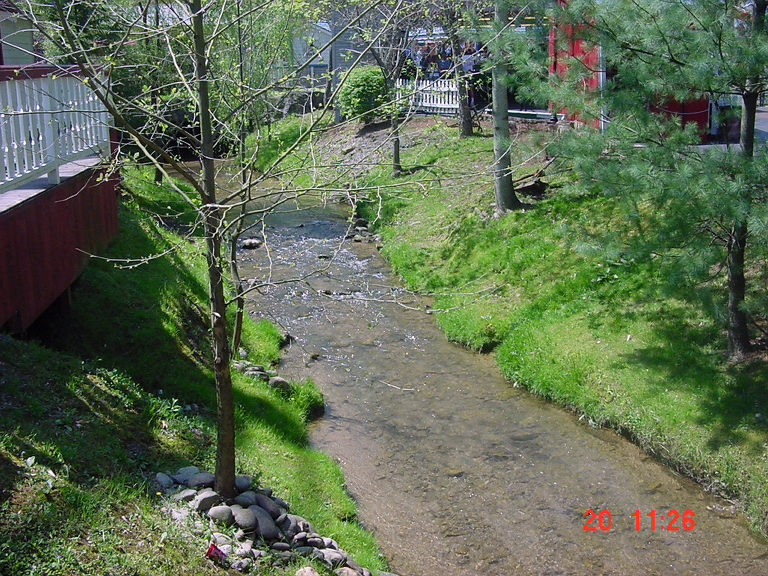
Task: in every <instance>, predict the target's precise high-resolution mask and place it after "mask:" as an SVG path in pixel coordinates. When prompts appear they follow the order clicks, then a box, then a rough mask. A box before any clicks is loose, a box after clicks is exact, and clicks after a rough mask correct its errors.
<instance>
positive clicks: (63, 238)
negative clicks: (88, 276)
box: [0, 51, 118, 332]
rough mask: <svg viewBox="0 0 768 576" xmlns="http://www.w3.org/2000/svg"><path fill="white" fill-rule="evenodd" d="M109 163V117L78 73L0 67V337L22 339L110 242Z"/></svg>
mask: <svg viewBox="0 0 768 576" xmlns="http://www.w3.org/2000/svg"><path fill="white" fill-rule="evenodd" d="M6 52H7V51H6ZM110 155H111V146H110V138H109V116H108V114H107V113H106V111H105V110H104V108H103V105H102V104H101V102H100V101H99V100H98V99H97V98H96V97H95V95H94V94H93V92H91V90H90V89H88V87H87V86H86V84H85V83H83V82H82V81H81V79H80V78H79V77H78V76H77V74H76V73H74V72H71V71H68V70H62V69H60V68H53V67H50V66H42V65H35V64H33V65H14V66H0V329H5V330H9V331H12V332H21V331H24V330H26V329H27V328H28V327H29V326H30V325H31V324H32V323H33V322H34V320H35V319H36V318H38V317H39V316H40V314H42V312H44V311H45V310H46V309H47V308H48V307H49V306H50V305H51V304H52V303H54V302H55V301H56V300H57V299H58V298H59V297H61V296H62V294H66V293H67V291H68V289H69V287H70V286H71V284H72V282H74V280H75V279H76V278H77V277H78V276H79V275H80V273H81V272H82V271H83V269H84V267H85V266H86V264H87V262H88V258H89V254H93V253H96V252H97V251H99V250H101V249H103V248H104V247H105V246H106V245H107V243H108V242H109V241H110V240H111V239H112V238H114V237H115V236H116V234H117V192H116V188H117V183H118V176H117V175H116V174H115V173H113V172H111V171H110V170H109V169H108V168H107V167H105V166H106V165H105V160H107V159H108V158H109V157H110Z"/></svg>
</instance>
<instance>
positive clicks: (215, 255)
mask: <svg viewBox="0 0 768 576" xmlns="http://www.w3.org/2000/svg"><path fill="white" fill-rule="evenodd" d="M190 8H191V11H192V31H193V34H194V41H195V81H196V84H197V92H198V94H197V97H198V115H199V118H200V140H201V147H200V163H201V165H202V169H203V194H202V201H203V207H202V209H203V211H204V222H203V224H204V227H205V237H206V238H205V242H206V260H207V263H208V295H209V299H210V320H211V339H212V347H213V371H214V378H215V384H216V419H217V437H216V471H215V477H216V478H215V489H216V491H217V492H218V493H219V494H220V495H221V496H222V497H224V498H232V497H234V495H235V418H234V412H235V411H234V398H233V395H232V374H231V373H230V366H229V363H230V350H229V340H228V335H227V314H226V312H227V310H226V300H225V299H224V281H223V274H222V266H221V231H220V230H221V224H222V211H221V209H220V208H218V207H217V205H216V181H215V166H214V162H213V127H212V122H211V109H210V97H209V90H208V83H209V81H210V79H209V77H208V74H209V70H208V60H207V57H206V47H207V45H206V38H205V31H204V28H203V12H202V7H201V0H192V1H191V3H190Z"/></svg>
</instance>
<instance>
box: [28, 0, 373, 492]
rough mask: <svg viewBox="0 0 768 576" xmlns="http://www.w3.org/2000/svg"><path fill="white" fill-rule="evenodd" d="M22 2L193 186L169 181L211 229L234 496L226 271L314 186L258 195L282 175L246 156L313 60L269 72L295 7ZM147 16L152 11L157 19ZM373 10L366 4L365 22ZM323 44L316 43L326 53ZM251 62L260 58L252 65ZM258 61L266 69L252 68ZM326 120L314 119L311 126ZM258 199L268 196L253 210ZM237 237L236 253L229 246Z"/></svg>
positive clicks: (54, 57) (222, 408)
mask: <svg viewBox="0 0 768 576" xmlns="http://www.w3.org/2000/svg"><path fill="white" fill-rule="evenodd" d="M374 5H375V4H372V5H371V6H369V8H368V10H370V9H371V8H372V7H373V6H374ZM23 6H24V8H25V9H26V12H27V13H28V16H29V18H30V20H31V21H33V22H34V25H35V27H36V28H37V29H38V31H39V33H40V34H41V35H42V36H43V37H44V38H45V43H46V45H47V48H48V51H47V59H48V61H49V63H51V64H60V63H61V64H64V63H68V64H72V63H74V64H75V65H77V67H78V68H79V70H80V74H81V75H82V76H83V77H84V79H85V80H84V81H85V82H86V83H87V84H88V85H89V86H90V87H91V88H92V89H93V91H94V92H95V94H96V95H97V97H98V98H99V99H100V100H101V101H102V102H103V103H104V105H105V106H106V108H107V110H108V111H109V112H110V113H111V115H112V116H113V118H114V121H115V125H116V127H117V128H118V129H119V130H120V131H121V132H122V134H123V138H124V141H125V148H126V149H128V148H130V150H132V151H138V153H139V155H140V156H142V157H143V158H144V160H145V161H147V162H150V163H151V164H153V165H154V166H155V168H156V169H157V170H158V171H160V172H161V173H162V174H164V175H166V176H167V175H168V174H169V173H170V172H173V174H174V177H175V178H179V179H181V180H182V181H183V182H184V184H185V185H186V186H180V185H178V184H177V183H176V182H177V180H176V179H175V178H168V179H167V180H166V182H167V185H168V186H170V187H172V188H173V189H174V190H175V192H176V193H178V194H179V197H180V198H182V199H183V200H185V201H186V202H187V203H188V204H189V206H190V207H191V208H192V209H193V210H194V211H195V213H196V215H197V220H198V223H199V224H200V227H201V228H202V230H203V234H202V240H203V241H204V243H205V254H206V261H207V272H208V274H207V277H208V278H207V279H208V296H209V304H210V305H209V311H208V312H209V313H208V316H209V324H210V328H211V348H212V353H213V354H212V368H213V373H214V381H215V387H216V401H217V424H218V435H217V445H216V470H215V478H216V479H215V487H216V490H217V491H218V492H219V493H220V494H221V495H222V496H224V497H225V498H228V497H231V496H233V495H234V492H235V485H234V478H235V430H234V398H233V390H232V378H231V372H230V360H231V348H230V341H229V331H230V329H231V327H230V326H229V325H228V321H227V306H228V305H229V304H230V302H229V301H228V300H227V297H226V294H225V281H226V274H225V272H226V271H227V269H228V268H230V269H231V270H233V271H236V264H235V262H234V256H235V250H234V245H235V243H236V242H237V236H238V235H239V233H241V232H242V231H243V230H244V229H246V228H247V227H248V226H249V223H251V222H253V221H254V220H257V219H258V218H259V217H262V216H263V215H264V214H265V213H266V212H269V211H270V210H272V209H273V208H274V207H275V206H277V205H280V204H281V203H284V202H287V201H288V200H290V199H295V198H296V197H297V196H298V195H300V194H304V193H308V190H306V189H303V190H295V191H293V192H291V193H290V194H286V193H283V192H269V191H267V192H264V191H262V192H259V191H258V188H257V186H255V184H256V183H257V182H258V180H259V179H263V178H265V177H267V176H269V175H271V174H273V173H274V171H272V170H266V171H265V173H263V174H261V175H258V177H257V176H256V175H254V174H253V173H252V172H251V170H250V166H251V165H253V164H254V161H255V157H251V158H246V157H245V156H246V155H245V151H244V148H243V147H242V140H243V136H244V133H245V131H246V127H249V126H250V125H252V124H258V121H259V119H260V114H264V111H265V110H267V109H268V106H267V105H266V103H267V94H268V92H269V91H270V90H271V89H273V88H274V87H275V86H276V85H277V84H278V83H279V84H281V85H283V86H284V85H286V84H287V83H291V82H295V83H296V84H298V81H297V80H298V79H299V77H300V76H301V74H302V71H303V70H304V69H305V68H306V66H307V64H308V62H309V61H310V60H311V59H312V58H314V57H315V56H316V55H311V56H310V57H309V58H308V60H307V61H305V62H302V63H299V64H298V65H296V66H295V67H293V68H292V69H291V70H290V71H288V72H287V73H285V72H283V73H282V74H280V77H279V78H274V77H272V76H271V74H270V71H271V70H272V69H273V66H272V64H275V63H277V62H278V61H279V60H280V59H281V58H283V57H284V55H285V51H286V50H290V41H291V39H292V35H293V30H295V28H296V25H297V19H298V18H299V15H297V14H296V13H294V12H293V11H292V9H291V8H290V6H289V7H287V8H286V6H283V5H281V4H278V3H276V2H273V1H271V0H267V1H266V2H257V1H252V0H214V1H213V2H209V3H206V4H203V3H202V0H162V1H158V0H144V1H143V2H141V3H139V4H128V3H126V4H122V3H109V4H105V3H103V2H101V1H100V0H53V2H52V3H51V4H38V3H36V1H35V0H27V1H26V4H25V5H23ZM150 11H152V12H153V14H152V16H153V17H148V14H149V13H150ZM96 13H98V22H99V27H100V30H102V31H103V32H104V38H105V41H103V42H101V41H99V40H98V38H96V39H94V38H92V37H90V36H88V35H87V34H86V32H87V29H88V27H87V23H88V22H90V21H92V20H93V19H94V18H95V16H94V14H96ZM366 13H367V10H362V11H361V12H360V17H363V16H364V15H365V14H366ZM246 36H247V37H246ZM286 42H287V46H288V47H287V48H286ZM244 46H247V47H248V48H249V52H250V55H249V56H246V55H245V54H244V53H243V47H244ZM147 47H152V48H153V49H154V48H158V47H161V49H159V50H153V51H152V57H150V58H148V57H147V55H146V53H145V52H146V48H147ZM325 48H326V46H321V47H318V52H319V51H321V50H323V49H325ZM247 58H251V62H250V66H249V63H247V62H245V60H246V59H247ZM256 58H258V61H259V62H260V64H261V66H253V63H254V60H255V59H256ZM233 63H234V65H233ZM136 86H141V87H142V89H141V90H137V89H136ZM131 88H133V91H132V90H131ZM137 92H138V93H137ZM233 94H234V95H235V96H234V97H233V96H232V95H233ZM319 120H320V118H319V117H316V118H314V119H313V120H312V123H311V125H310V127H309V128H310V129H309V130H307V132H306V133H309V132H310V131H311V128H312V127H314V126H316V125H317V123H318V122H319ZM163 136H166V137H163ZM232 142H235V144H236V147H237V149H238V150H239V152H240V154H239V155H238V156H239V162H238V168H237V172H238V175H237V176H236V178H235V179H234V180H233V182H232V184H231V185H229V186H227V188H226V189H221V188H220V187H219V186H218V185H217V165H216V162H215V161H216V157H217V154H219V153H221V152H226V151H227V150H228V149H229V148H230V147H231V143H232ZM179 143H183V146H184V148H185V149H186V153H188V154H192V155H193V156H194V157H195V158H196V162H193V163H188V162H183V161H182V160H181V158H180V156H179V155H178V154H177V150H176V147H175V146H171V144H174V145H178V144H179ZM257 153H258V147H257V151H256V152H254V154H257ZM130 156H133V154H130ZM188 189H191V190H192V191H193V192H192V193H189V192H188V191H187V190H188ZM255 200H260V202H259V203H258V204H257V205H256V207H255V208H253V207H252V206H253V204H252V202H253V201H255ZM228 241H229V242H230V248H231V249H230V250H229V251H226V250H223V248H224V247H225V246H226V245H227V242H228ZM234 276H235V284H236V299H238V298H242V296H243V295H244V294H245V290H244V287H243V286H242V283H240V282H239V278H237V274H236V273H235V274H234Z"/></svg>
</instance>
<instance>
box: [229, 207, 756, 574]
mask: <svg viewBox="0 0 768 576" xmlns="http://www.w3.org/2000/svg"><path fill="white" fill-rule="evenodd" d="M346 216H347V214H346V211H345V209H344V208H343V207H341V206H334V205H329V206H326V207H316V208H311V209H306V210H300V211H294V210H286V211H285V212H283V213H281V214H274V215H272V216H270V217H269V218H268V220H267V228H266V231H267V241H268V243H267V245H268V247H269V260H268V259H267V258H266V251H265V250H264V248H261V249H259V250H258V251H255V252H248V253H243V254H242V256H243V257H244V262H243V264H242V268H243V276H244V277H254V278H259V279H261V280H263V279H264V278H266V277H267V275H271V277H272V279H273V280H283V279H287V278H294V277H298V276H302V275H304V274H309V273H311V272H314V274H312V275H311V276H310V277H308V278H306V279H304V280H302V281H300V282H296V283H287V284H278V285H274V286H272V287H270V288H269V289H266V290H263V291H262V293H261V294H255V293H254V295H252V297H251V300H250V301H249V303H248V307H249V313H251V315H252V316H255V317H259V316H262V315H263V316H266V317H268V318H270V319H271V320H273V321H276V322H277V323H278V324H279V325H280V326H281V328H282V329H283V330H285V331H287V332H288V333H290V334H291V335H292V336H293V337H294V338H295V341H294V342H293V344H292V345H291V347H290V348H289V349H288V350H287V351H286V354H285V355H284V358H283V361H282V365H281V368H280V372H281V375H283V376H286V377H288V378H293V379H303V378H305V377H306V376H311V377H312V378H313V379H314V380H315V382H317V384H318V386H319V387H320V389H321V390H322V391H323V394H324V395H325V399H326V414H325V416H324V417H323V418H322V419H321V420H320V421H318V422H317V423H316V424H315V425H313V427H312V429H311V441H312V444H313V445H314V446H315V447H316V448H318V449H320V450H323V451H325V452H326V453H328V454H331V455H332V456H334V457H335V458H337V459H338V460H339V462H340V464H341V466H342V468H343V470H344V473H345V476H346V480H347V486H348V489H349V491H350V493H351V494H352V496H353V497H354V498H355V499H356V501H357V504H358V507H359V514H360V519H361V521H362V523H363V524H364V525H365V526H366V527H367V528H368V529H370V530H371V531H373V532H374V533H375V535H376V538H377V540H378V542H379V545H380V546H381V549H382V552H383V553H384V555H385V556H386V557H387V559H388V560H389V562H390V565H391V567H392V570H393V571H395V572H397V573H398V574H401V575H403V576H437V575H440V576H470V575H471V576H475V575H478V574H483V575H498V576H502V575H504V576H509V575H513V574H548V575H554V574H568V575H582V574H583V575H594V574H617V575H618V574H622V575H625V574H649V575H650V574H674V575H675V576H679V575H686V574H690V575H694V574H697V575H700V574H708V575H717V574H737V573H738V574H746V575H752V574H754V575H757V574H767V573H768V547H767V546H766V542H765V541H764V540H762V539H760V538H758V537H755V536H753V535H751V534H750V533H749V531H748V529H747V527H746V525H745V522H744V520H743V518H741V517H740V516H739V515H737V514H735V513H734V512H733V510H732V507H730V506H729V504H728V503H727V502H725V501H722V500H719V499H717V498H714V497H712V496H711V495H709V494H706V493H705V492H704V491H702V489H701V488H700V487H699V486H697V485H696V484H694V483H693V482H691V481H689V480H687V479H685V478H682V477H680V476H678V475H676V474H674V473H672V472H671V471H670V470H668V469H667V468H666V467H664V466H661V465H659V464H658V463H657V462H656V461H655V460H653V459H652V458H650V457H648V456H647V455H645V454H644V453H643V452H642V451H641V450H639V449H638V448H637V447H636V446H634V445H632V444H631V443H629V442H627V441H625V440H624V439H622V438H620V437H617V436H616V435H615V434H613V433H611V432H608V431H605V430H600V429H592V428H590V427H589V426H587V425H585V424H584V423H581V422H579V421H578V420H577V419H576V418H575V417H574V416H573V415H572V414H569V413H567V412H565V411H563V410H560V409H558V408H556V407H554V406H552V405H550V404H548V403H546V402H544V401H541V400H540V399H538V398H536V397H533V396H532V395H530V394H528V393H527V392H525V391H523V390H521V389H517V388H514V387H513V386H512V385H511V384H510V383H509V382H506V381H505V380H504V379H503V378H502V377H501V376H500V374H499V371H498V369H497V367H496V365H495V363H494V361H493V359H492V358H491V357H488V356H483V355H479V354H475V353H472V352H469V351H467V350H464V349H462V348H460V347H458V346H455V345H453V344H451V343H450V342H448V341H447V340H446V339H445V337H444V336H443V335H442V333H441V332H440V331H439V330H438V328H437V327H436V325H435V323H434V320H433V318H432V317H431V316H430V315H428V314H426V313H425V312H424V311H423V308H424V305H425V301H419V300H418V299H416V298H415V297H414V296H412V295H410V294H408V293H406V292H404V291H403V290H402V289H400V288H398V284H397V281H396V279H395V278H394V277H393V276H392V274H391V272H390V271H389V269H388V267H387V265H386V263H385V262H384V261H383V259H382V258H381V257H380V256H379V254H378V253H377V251H376V249H375V247H374V245H373V244H369V243H365V242H362V243H356V242H350V241H347V242H345V243H342V238H343V237H344V236H345V234H346V233H347V231H348V222H346ZM588 510H594V511H595V513H600V512H602V511H608V512H609V513H610V526H609V527H608V529H607V530H603V529H602V528H605V527H607V525H608V521H609V519H608V515H607V513H602V515H601V516H600V517H599V518H595V519H594V520H593V521H592V522H591V523H590V524H589V525H588V526H587V522H588V519H589V517H588V516H585V515H584V514H585V513H586V512H587V511H588ZM672 510H674V511H677V513H678V514H680V515H681V517H680V518H679V519H677V520H676V521H675V520H674V515H670V516H666V515H667V513H668V512H669V511H672ZM635 511H639V514H637V515H636V517H632V516H631V515H632V514H633V513H634V512H635ZM652 511H656V513H657V518H656V522H655V524H656V526H655V529H652V526H651V523H652V518H651V517H650V516H648V514H649V513H651V512H652ZM686 511H691V512H693V513H694V514H695V516H694V517H693V520H694V522H695V525H694V527H693V528H692V529H690V530H685V529H684V528H685V526H684V525H683V518H682V515H683V513H684V512H686ZM638 520H639V523H640V529H639V530H638V529H637V522H638ZM601 525H602V528H601ZM585 526H587V527H591V526H594V527H595V528H596V529H595V530H592V531H590V530H585ZM686 526H690V525H689V524H688V523H686ZM668 527H669V528H672V529H671V530H668V529H667V528H668ZM674 528H678V530H674Z"/></svg>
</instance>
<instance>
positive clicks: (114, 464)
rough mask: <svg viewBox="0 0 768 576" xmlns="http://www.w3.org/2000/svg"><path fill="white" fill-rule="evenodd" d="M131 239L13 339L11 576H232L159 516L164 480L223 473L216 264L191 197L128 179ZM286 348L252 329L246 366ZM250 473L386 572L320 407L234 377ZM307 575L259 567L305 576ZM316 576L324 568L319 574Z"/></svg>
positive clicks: (6, 506)
mask: <svg viewBox="0 0 768 576" xmlns="http://www.w3.org/2000/svg"><path fill="white" fill-rule="evenodd" d="M125 176H126V192H125V193H124V194H123V199H122V206H121V209H120V226H121V234H120V237H119V238H118V240H117V241H116V242H115V243H114V244H113V245H112V246H111V247H110V250H109V254H108V255H109V256H111V257H112V258H115V259H117V265H116V263H115V262H107V261H102V260H97V259H93V260H92V261H91V263H90V265H89V267H88V269H87V271H86V272H85V273H84V275H83V276H82V277H81V279H80V280H79V281H78V283H77V285H76V286H75V289H74V290H73V293H72V294H73V302H72V306H71V309H70V310H69V311H61V310H59V311H58V312H55V313H53V314H52V315H51V316H49V317H48V318H46V319H45V321H44V322H43V323H41V326H43V327H44V328H42V329H41V330H40V331H39V333H38V334H37V337H38V338H39V339H40V340H42V341H44V342H45V345H41V344H39V343H36V342H35V341H31V340H30V341H19V340H16V339H12V338H10V337H7V336H0V404H1V405H2V410H3V418H2V419H0V490H1V491H2V492H0V532H2V533H3V535H4V537H3V539H2V541H1V542H0V574H3V575H5V574H7V575H14V576H21V575H25V576H27V575H30V576H31V575H33V574H46V575H48V574H56V575H68V574H94V575H96V574H98V575H104V574H113V575H121V574H125V575H128V574H131V575H134V574H146V575H150V574H159V573H162V574H168V575H174V574H178V575H181V574H190V573H195V574H218V573H220V569H219V568H217V567H215V566H214V565H213V564H212V563H211V562H210V561H209V560H207V559H205V557H204V553H205V551H206V548H207V545H208V540H207V537H206V535H202V536H201V535H190V534H189V533H187V532H186V531H185V530H184V529H183V528H182V527H180V526H178V525H177V524H176V523H174V522H173V521H172V520H171V518H170V517H169V516H167V515H164V514H162V513H161V511H160V508H161V506H160V504H161V503H160V502H159V501H158V497H157V495H156V494H155V493H153V492H151V491H150V490H149V489H148V488H149V487H150V484H151V482H150V480H151V478H153V477H154V474H155V472H157V471H159V470H175V469H177V468H179V467H182V466H185V465H188V464H195V465H198V466H200V467H206V468H208V469H211V468H212V467H213V463H214V457H215V454H214V450H215V418H214V416H215V399H214V390H213V378H212V374H211V371H210V369H209V367H208V366H209V364H210V363H209V362H208V357H209V354H210V352H209V350H210V345H209V343H208V328H207V322H206V319H205V318H206V302H207V297H206V290H205V286H206V284H205V281H204V278H205V260H204V257H203V252H202V247H201V246H200V245H199V244H198V243H197V242H195V241H193V240H190V239H188V238H186V237H185V236H184V233H185V232H187V231H189V229H190V227H191V226H192V225H193V222H192V221H191V220H190V219H189V218H188V217H187V216H186V211H185V207H184V205H183V204H182V203H181V202H179V201H178V197H177V196H176V195H174V194H173V193H170V192H168V191H167V190H165V189H163V188H162V187H157V186H155V185H153V184H152V183H151V182H150V181H149V180H146V179H145V178H144V173H143V172H142V171H140V170H128V171H127V172H126V173H125ZM280 340H281V334H280V333H279V332H278V331H277V330H276V329H275V328H274V327H273V326H272V325H270V324H269V323H267V322H258V323H255V322H251V321H247V322H246V324H245V327H244V334H243V343H242V348H243V350H242V352H244V354H245V355H246V359H247V361H248V362H250V363H253V364H261V365H265V366H271V365H274V364H275V362H276V361H277V359H278V354H279V343H280ZM234 385H235V389H236V427H237V469H238V472H239V473H246V474H252V475H255V482H257V483H258V485H261V486H269V487H270V488H271V489H272V490H274V493H275V494H276V495H278V496H280V497H281V498H283V499H284V500H286V501H288V502H289V503H290V504H291V509H292V511H294V512H295V513H297V514H300V515H302V516H304V517H306V518H309V519H311V521H312V523H313V525H314V527H315V528H316V529H317V530H318V531H320V532H322V533H323V535H325V536H328V537H330V538H333V539H334V540H336V541H338V543H339V545H340V546H341V547H343V548H344V549H345V550H346V551H347V552H348V553H349V554H350V555H351V556H352V557H354V558H355V560H356V561H357V562H359V563H360V564H362V565H364V566H367V567H369V568H371V569H374V570H375V569H381V568H382V567H383V566H384V561H383V559H382V558H381V556H380V555H379V554H378V551H377V548H376V545H375V543H374V541H373V538H372V536H371V535H370V534H368V533H367V532H365V531H364V530H363V529H362V528H361V527H360V525H359V524H358V522H357V521H356V511H355V506H354V503H353V502H352V501H351V499H350V498H349V496H348V495H347V494H346V492H345V490H344V482H343V478H342V475H341V473H340V471H339V469H338V467H337V466H336V465H335V463H333V462H332V461H331V460H330V459H329V458H328V457H326V456H325V455H323V454H320V453H318V452H316V451H313V450H311V449H310V448H309V447H308V442H307V430H306V422H307V419H308V417H309V414H310V413H311V412H312V411H313V410H316V408H317V402H318V398H319V395H318V393H317V391H316V390H315V389H314V387H313V386H312V384H311V383H309V382H300V383H295V384H294V386H293V387H292V388H291V390H289V391H285V390H282V391H281V390H278V389H274V388H270V387H269V386H268V384H267V383H266V382H264V381H263V380H262V379H260V378H258V377H254V376H250V375H247V374H243V373H240V372H235V373H234ZM303 564H306V561H302V562H301V564H292V565H288V566H286V567H285V568H282V569H278V568H260V569H259V573H260V574H293V573H295V571H296V569H297V568H298V567H299V566H300V565H303ZM317 568H318V570H320V571H321V573H322V571H323V570H324V568H323V567H322V566H321V565H317Z"/></svg>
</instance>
